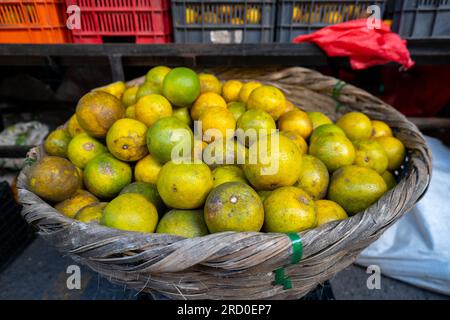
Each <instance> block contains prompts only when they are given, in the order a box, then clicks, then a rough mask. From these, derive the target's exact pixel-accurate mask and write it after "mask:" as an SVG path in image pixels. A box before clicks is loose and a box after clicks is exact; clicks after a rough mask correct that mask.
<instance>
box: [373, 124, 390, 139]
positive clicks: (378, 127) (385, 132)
mask: <svg viewBox="0 0 450 320" xmlns="http://www.w3.org/2000/svg"><path fill="white" fill-rule="evenodd" d="M370 137H371V138H372V139H374V138H379V137H392V129H391V128H390V127H389V126H388V125H387V124H386V122H383V121H379V120H372V134H371V135H370Z"/></svg>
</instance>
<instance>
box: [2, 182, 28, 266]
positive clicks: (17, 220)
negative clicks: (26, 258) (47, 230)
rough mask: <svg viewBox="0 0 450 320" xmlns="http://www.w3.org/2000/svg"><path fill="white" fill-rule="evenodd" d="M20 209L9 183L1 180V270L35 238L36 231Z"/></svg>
mask: <svg viewBox="0 0 450 320" xmlns="http://www.w3.org/2000/svg"><path fill="white" fill-rule="evenodd" d="M20 210H21V207H20V206H19V205H18V204H17V203H16V201H15V200H14V197H13V195H12V192H11V188H10V187H9V184H8V183H7V182H5V181H3V182H0V270H2V269H3V268H5V267H6V266H7V264H8V263H9V262H11V261H12V259H13V258H14V257H15V256H16V255H17V254H19V253H20V252H21V251H22V250H23V249H24V248H25V247H26V245H27V244H28V243H29V242H30V241H31V240H32V239H33V238H34V232H33V230H32V228H31V227H30V226H29V224H28V223H27V222H26V221H25V219H24V218H23V217H22V216H21V214H20Z"/></svg>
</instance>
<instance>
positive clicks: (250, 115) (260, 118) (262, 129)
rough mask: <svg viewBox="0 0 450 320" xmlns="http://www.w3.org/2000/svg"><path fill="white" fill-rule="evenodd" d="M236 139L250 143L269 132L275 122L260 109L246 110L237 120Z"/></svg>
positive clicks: (274, 126) (243, 142)
mask: <svg viewBox="0 0 450 320" xmlns="http://www.w3.org/2000/svg"><path fill="white" fill-rule="evenodd" d="M237 128H238V129H240V130H239V131H238V132H237V138H238V140H239V141H240V142H241V143H242V144H245V145H247V146H248V145H251V144H252V143H253V142H254V141H255V140H256V139H257V138H258V137H261V136H264V135H267V134H271V133H272V132H273V130H275V129H276V128H277V127H276V124H275V121H274V120H273V118H272V117H271V116H270V114H268V113H267V112H265V111H263V110H261V109H251V110H247V111H246V112H245V113H244V114H243V115H242V116H241V117H240V118H239V120H238V122H237Z"/></svg>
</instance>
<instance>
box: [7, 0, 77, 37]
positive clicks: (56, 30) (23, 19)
mask: <svg viewBox="0 0 450 320" xmlns="http://www.w3.org/2000/svg"><path fill="white" fill-rule="evenodd" d="M65 12H66V4H65V3H64V0H0V43H66V42H70V34H69V32H68V29H67V27H66V14H65Z"/></svg>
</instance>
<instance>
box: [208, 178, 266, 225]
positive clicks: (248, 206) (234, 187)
mask: <svg viewBox="0 0 450 320" xmlns="http://www.w3.org/2000/svg"><path fill="white" fill-rule="evenodd" d="M204 212H205V222H206V225H207V226H208V230H209V231H210V232H211V233H215V232H224V231H237V232H245V231H255V232H257V231H259V230H261V228H262V225H263V223H264V207H263V204H262V201H261V199H260V197H259V195H258V194H257V193H256V191H255V190H253V189H252V188H251V187H250V186H248V185H247V184H245V183H242V182H226V183H223V184H221V185H219V186H218V187H216V188H214V189H213V190H212V191H211V193H210V194H209V195H208V198H207V200H206V203H205V209H204Z"/></svg>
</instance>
